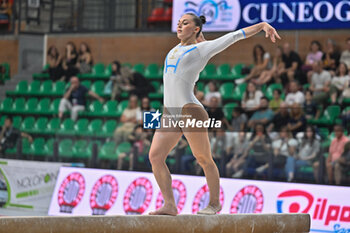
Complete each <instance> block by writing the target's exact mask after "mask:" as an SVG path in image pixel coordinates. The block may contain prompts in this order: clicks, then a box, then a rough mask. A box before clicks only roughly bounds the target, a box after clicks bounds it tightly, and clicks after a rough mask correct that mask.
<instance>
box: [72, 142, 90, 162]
mask: <svg viewBox="0 0 350 233" xmlns="http://www.w3.org/2000/svg"><path fill="white" fill-rule="evenodd" d="M91 152H92V150H91V149H90V150H89V144H88V142H87V141H86V140H82V139H81V140H78V141H76V142H75V143H74V146H73V158H76V159H89V158H91V155H92V153H91Z"/></svg>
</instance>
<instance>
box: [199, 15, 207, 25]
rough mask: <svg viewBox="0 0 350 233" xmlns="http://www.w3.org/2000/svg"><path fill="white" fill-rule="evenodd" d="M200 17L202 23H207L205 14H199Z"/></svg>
mask: <svg viewBox="0 0 350 233" xmlns="http://www.w3.org/2000/svg"><path fill="white" fill-rule="evenodd" d="M199 19H200V20H201V22H202V24H205V23H206V22H207V19H206V18H205V16H204V15H201V16H199Z"/></svg>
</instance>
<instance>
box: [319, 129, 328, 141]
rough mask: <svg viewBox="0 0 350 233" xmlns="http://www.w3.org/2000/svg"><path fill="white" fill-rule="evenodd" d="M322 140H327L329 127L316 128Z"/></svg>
mask: <svg viewBox="0 0 350 233" xmlns="http://www.w3.org/2000/svg"><path fill="white" fill-rule="evenodd" d="M318 132H319V134H320V136H321V138H322V140H327V139H328V136H329V129H328V128H319V130H318Z"/></svg>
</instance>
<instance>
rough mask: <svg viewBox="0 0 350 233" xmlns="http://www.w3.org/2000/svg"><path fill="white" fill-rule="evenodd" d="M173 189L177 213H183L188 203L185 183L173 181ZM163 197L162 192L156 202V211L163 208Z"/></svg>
mask: <svg viewBox="0 0 350 233" xmlns="http://www.w3.org/2000/svg"><path fill="white" fill-rule="evenodd" d="M172 188H173V193H174V197H175V203H176V206H177V211H178V213H181V211H182V210H183V208H184V206H185V202H186V195H187V194H186V187H185V185H184V183H182V181H180V180H173V183H172ZM163 202H164V200H163V195H162V193H161V192H159V194H158V197H157V201H156V209H159V208H160V207H162V205H163Z"/></svg>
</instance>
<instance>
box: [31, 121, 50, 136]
mask: <svg viewBox="0 0 350 233" xmlns="http://www.w3.org/2000/svg"><path fill="white" fill-rule="evenodd" d="M48 121H49V120H48V119H47V118H46V117H40V118H38V119H37V120H36V122H35V124H34V126H33V128H32V129H31V130H30V131H29V133H37V134H42V133H45V131H46V128H47V127H48Z"/></svg>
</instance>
